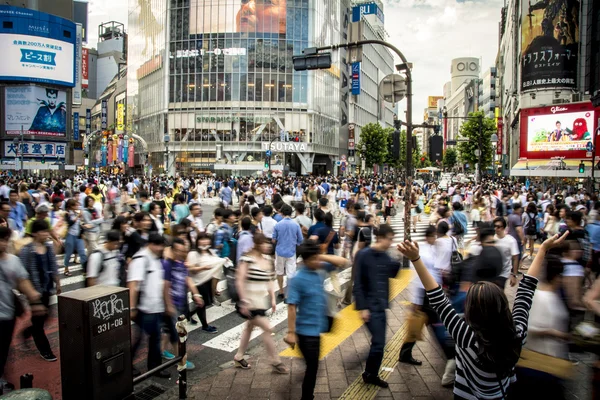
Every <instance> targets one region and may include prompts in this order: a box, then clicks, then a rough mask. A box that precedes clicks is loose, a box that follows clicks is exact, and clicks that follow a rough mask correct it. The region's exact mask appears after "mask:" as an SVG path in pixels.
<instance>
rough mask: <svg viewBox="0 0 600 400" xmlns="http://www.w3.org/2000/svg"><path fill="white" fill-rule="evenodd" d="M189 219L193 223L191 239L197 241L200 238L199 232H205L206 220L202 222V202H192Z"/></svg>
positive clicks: (193, 241)
mask: <svg viewBox="0 0 600 400" xmlns="http://www.w3.org/2000/svg"><path fill="white" fill-rule="evenodd" d="M187 219H189V220H190V222H191V223H192V224H191V226H192V228H193V230H192V231H191V232H190V239H192V243H196V241H197V240H198V234H199V233H200V232H204V222H202V207H200V204H190V215H188V216H187Z"/></svg>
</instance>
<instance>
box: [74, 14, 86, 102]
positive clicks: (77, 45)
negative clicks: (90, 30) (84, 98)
mask: <svg viewBox="0 0 600 400" xmlns="http://www.w3.org/2000/svg"><path fill="white" fill-rule="evenodd" d="M81 30H82V28H81V24H77V39H76V40H75V86H74V87H73V98H72V100H73V104H77V105H79V104H81V41H82V35H83V33H82V31H81Z"/></svg>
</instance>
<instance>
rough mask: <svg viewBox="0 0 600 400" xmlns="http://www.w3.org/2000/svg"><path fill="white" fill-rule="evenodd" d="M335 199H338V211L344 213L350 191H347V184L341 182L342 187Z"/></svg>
mask: <svg viewBox="0 0 600 400" xmlns="http://www.w3.org/2000/svg"><path fill="white" fill-rule="evenodd" d="M337 199H338V200H339V202H340V203H339V205H340V212H341V213H342V215H346V214H347V212H346V204H347V203H348V199H350V192H349V191H348V184H347V183H342V189H341V190H340V191H338V193H337Z"/></svg>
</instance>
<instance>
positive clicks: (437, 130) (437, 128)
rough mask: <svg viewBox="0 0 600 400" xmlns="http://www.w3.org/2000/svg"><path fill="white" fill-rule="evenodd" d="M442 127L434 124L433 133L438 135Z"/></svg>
mask: <svg viewBox="0 0 600 400" xmlns="http://www.w3.org/2000/svg"><path fill="white" fill-rule="evenodd" d="M441 128H442V127H441V126H439V125H434V126H433V133H435V134H436V135H438V134H439V133H440V130H441Z"/></svg>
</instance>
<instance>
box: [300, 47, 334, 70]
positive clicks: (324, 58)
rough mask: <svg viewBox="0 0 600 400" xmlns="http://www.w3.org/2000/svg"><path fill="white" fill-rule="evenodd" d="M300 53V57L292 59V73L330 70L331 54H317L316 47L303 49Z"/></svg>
mask: <svg viewBox="0 0 600 400" xmlns="http://www.w3.org/2000/svg"><path fill="white" fill-rule="evenodd" d="M302 53H303V55H301V56H293V57H292V61H293V63H294V71H306V70H311V69H329V68H331V53H321V54H319V53H318V52H317V48H316V47H311V48H308V49H304V50H303V51H302Z"/></svg>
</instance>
